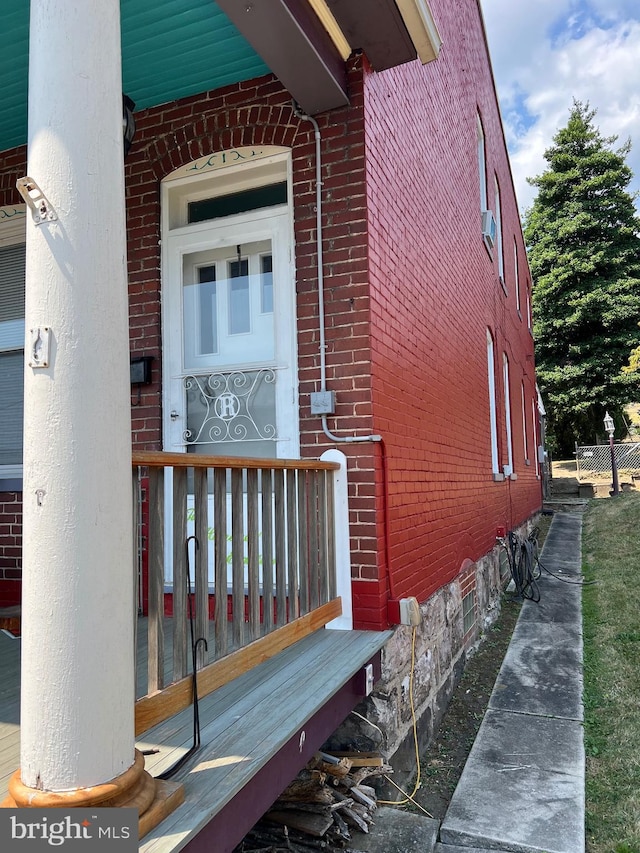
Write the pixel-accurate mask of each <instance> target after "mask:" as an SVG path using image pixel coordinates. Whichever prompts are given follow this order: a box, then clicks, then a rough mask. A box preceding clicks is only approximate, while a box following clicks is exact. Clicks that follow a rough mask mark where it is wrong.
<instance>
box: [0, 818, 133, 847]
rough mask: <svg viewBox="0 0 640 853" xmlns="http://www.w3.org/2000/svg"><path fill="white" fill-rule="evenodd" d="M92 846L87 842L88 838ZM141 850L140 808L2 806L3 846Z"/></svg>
mask: <svg viewBox="0 0 640 853" xmlns="http://www.w3.org/2000/svg"><path fill="white" fill-rule="evenodd" d="M88 841H89V842H90V843H91V847H88V846H87V842H88ZM52 848H54V849H55V848H57V849H58V850H63V851H77V853H80V851H82V853H86V851H88V850H91V851H92V853H93V850H97V851H98V853H100V851H103V853H107V851H111V853H137V851H138V810H137V809H64V808H61V809H0V850H7V851H9V850H10V851H11V853H14V851H15V853H19V851H20V850H23V851H24V853H32V851H33V853H40V851H43V850H48V851H50V850H51V849H52Z"/></svg>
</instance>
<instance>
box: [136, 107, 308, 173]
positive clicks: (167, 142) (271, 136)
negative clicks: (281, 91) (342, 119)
mask: <svg viewBox="0 0 640 853" xmlns="http://www.w3.org/2000/svg"><path fill="white" fill-rule="evenodd" d="M249 122H251V123H249ZM191 129H192V131H193V133H192V134H190V133H189V127H188V126H187V127H182V128H180V129H179V130H174V131H169V132H167V133H165V134H163V135H162V136H159V137H157V138H156V139H154V140H153V142H151V143H150V144H149V145H148V146H147V148H146V155H147V159H148V161H149V166H150V168H151V170H152V172H153V174H154V176H155V177H156V179H157V180H158V181H161V180H162V179H163V178H165V177H166V176H167V175H169V174H170V173H171V172H173V171H175V170H176V169H179V168H180V167H181V166H186V165H187V164H188V163H191V162H193V161H194V160H199V159H200V158H202V157H206V156H207V155H209V154H212V153H213V152H215V151H225V150H229V149H232V148H243V147H251V146H258V145H274V146H281V147H285V148H291V149H293V148H294V145H295V142H296V138H297V137H298V135H302V137H303V139H304V141H307V139H308V138H309V134H310V132H311V130H310V125H308V126H305V124H303V123H301V122H300V120H299V119H297V118H296V117H295V116H294V115H293V112H292V110H291V108H290V107H283V106H277V107H272V106H259V107H258V106H254V107H250V106H248V107H239V108H234V109H226V110H221V111H219V112H215V113H214V114H212V115H209V116H206V117H201V118H195V119H194V121H193V124H192V125H191Z"/></svg>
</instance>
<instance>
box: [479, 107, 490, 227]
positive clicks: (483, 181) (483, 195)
mask: <svg viewBox="0 0 640 853" xmlns="http://www.w3.org/2000/svg"><path fill="white" fill-rule="evenodd" d="M476 149H477V156H478V177H479V180H480V217H482V214H483V213H484V212H485V211H486V210H487V209H488V197H487V158H486V148H485V141H484V128H483V127H482V119H481V118H480V113H479V112H477V113H476Z"/></svg>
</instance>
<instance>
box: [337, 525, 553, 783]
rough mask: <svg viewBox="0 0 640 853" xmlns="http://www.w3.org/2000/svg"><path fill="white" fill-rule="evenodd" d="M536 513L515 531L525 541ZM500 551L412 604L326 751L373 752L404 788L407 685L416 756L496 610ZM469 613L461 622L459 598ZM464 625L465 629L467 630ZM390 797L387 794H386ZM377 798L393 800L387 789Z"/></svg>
mask: <svg viewBox="0 0 640 853" xmlns="http://www.w3.org/2000/svg"><path fill="white" fill-rule="evenodd" d="M536 520H537V516H536V517H534V518H532V519H530V520H529V521H528V522H527V523H526V524H524V525H523V526H522V527H521V528H519V529H518V530H517V532H518V533H520V534H521V535H523V536H527V535H528V533H529V532H530V531H531V529H532V528H533V527H534V526H535V523H536ZM505 568H507V563H506V558H505V553H504V550H503V549H502V548H500V547H499V546H497V545H496V547H495V548H493V549H492V550H491V551H490V552H489V553H488V554H486V555H485V556H484V557H482V558H480V559H479V560H478V561H477V562H475V563H472V562H471V561H466V562H465V563H464V564H463V566H462V567H461V570H460V573H459V574H458V576H457V577H456V578H455V579H454V580H453V581H451V583H449V584H447V585H446V586H444V587H442V588H441V589H439V590H438V591H437V592H436V593H434V594H433V595H432V596H431V598H429V599H428V601H426V602H424V603H422V604H421V606H420V610H421V613H422V621H421V623H420V625H419V626H418V627H417V628H416V629H415V645H414V643H413V628H411V627H408V626H404V625H399V626H398V627H397V628H396V630H395V632H394V635H393V637H392V638H391V639H390V640H389V642H388V643H387V645H386V646H385V647H384V649H383V657H382V677H381V679H380V681H379V682H378V683H377V684H376V687H375V690H374V692H373V693H372V695H371V696H369V697H368V698H367V699H365V700H364V702H362V703H361V704H360V705H359V706H358V707H357V708H356V709H355V713H353V714H350V715H349V717H348V718H347V719H346V720H345V721H344V723H343V724H342V725H341V726H340V728H339V729H338V730H337V731H336V732H335V733H334V735H333V736H332V738H331V739H330V741H329V742H328V744H327V746H328V747H333V748H336V749H338V748H339V749H360V750H365V751H367V750H379V751H380V752H382V754H383V755H384V756H385V758H386V759H387V761H388V762H389V763H390V764H391V765H392V767H393V770H394V776H393V779H394V781H395V782H396V784H399V785H401V786H403V787H405V788H406V786H407V784H408V783H409V782H410V780H411V778H412V777H414V776H415V773H416V756H415V745H414V736H413V713H412V708H411V701H410V683H411V670H412V661H413V671H414V680H413V707H414V710H415V716H416V720H417V732H418V744H419V748H420V752H421V753H422V751H423V750H424V749H425V748H426V746H427V745H428V744H429V742H430V741H431V739H432V738H433V735H434V734H435V732H436V731H437V729H438V726H439V724H440V721H441V720H442V717H443V715H444V713H445V711H446V709H447V706H448V704H449V700H450V699H451V695H452V693H453V691H454V689H455V687H456V686H457V684H458V682H459V681H460V678H461V677H462V673H463V671H464V667H465V664H466V661H467V660H468V658H469V656H470V655H471V654H473V651H474V649H475V648H476V647H477V645H478V644H479V643H481V642H482V638H483V636H484V634H485V632H486V631H487V629H488V628H489V627H490V626H491V625H492V624H493V623H494V622H495V621H496V619H497V618H498V615H499V613H500V603H501V593H502V590H503V589H504V588H505V586H506V584H507V583H508V581H509V578H510V575H509V574H508V568H507V571H506V572H505ZM470 594H471V595H472V596H473V597H472V598H470V599H467V607H465V608H464V610H469V609H470V606H471V604H473V612H472V613H470V614H468V619H467V628H466V630H465V625H464V612H463V599H465V596H469V595H470ZM469 622H471V625H469ZM394 792H395V793H394ZM383 796H384V797H387V796H388V797H389V798H390V799H397V797H398V792H397V791H396V790H395V789H394V788H392V787H391V786H388V787H386V788H385V790H384V791H383Z"/></svg>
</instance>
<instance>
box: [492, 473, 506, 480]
mask: <svg viewBox="0 0 640 853" xmlns="http://www.w3.org/2000/svg"><path fill="white" fill-rule="evenodd" d="M503 481H504V474H497V473H496V472H495V471H494V472H493V482H494V483H502V482H503Z"/></svg>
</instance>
